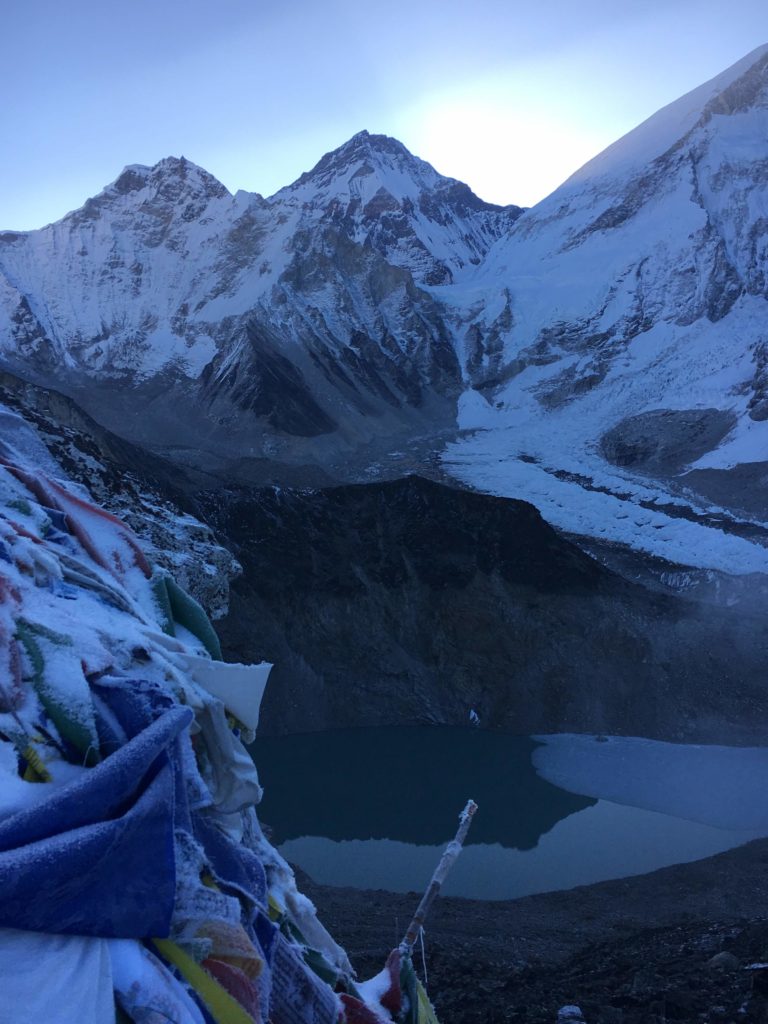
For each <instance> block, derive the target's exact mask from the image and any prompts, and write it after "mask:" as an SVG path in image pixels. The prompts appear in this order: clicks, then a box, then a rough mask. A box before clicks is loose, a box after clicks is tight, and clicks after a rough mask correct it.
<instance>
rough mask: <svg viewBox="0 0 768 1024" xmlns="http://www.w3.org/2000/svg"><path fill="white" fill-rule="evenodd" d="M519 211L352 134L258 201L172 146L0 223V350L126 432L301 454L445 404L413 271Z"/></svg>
mask: <svg viewBox="0 0 768 1024" xmlns="http://www.w3.org/2000/svg"><path fill="white" fill-rule="evenodd" d="M520 212H521V211H520V210H519V209H518V208H516V207H510V208H506V209H502V208H499V207H493V206H490V205H488V204H485V203H483V202H481V201H480V200H479V199H477V197H476V196H474V195H473V193H472V192H471V191H470V190H469V189H468V188H467V187H466V186H465V185H462V184H460V183H459V182H456V181H453V180H451V179H448V178H444V177H442V176H441V175H439V174H437V173H436V172H435V171H434V170H433V169H432V168H431V167H430V166H429V165H428V164H426V163H424V162H423V161H421V160H418V159H416V158H415V157H413V156H411V155H410V153H408V151H407V150H406V149H405V148H404V147H403V146H402V145H400V143H398V142H395V141H394V140H393V139H388V138H386V137H384V136H372V135H369V134H368V133H367V132H362V133H360V134H359V135H356V136H355V137H354V138H353V139H352V140H351V141H350V142H348V143H347V144H346V145H344V146H342V147H341V148H340V149H338V150H336V151H335V152H333V153H330V154H328V155H327V156H326V157H324V158H323V159H322V160H321V161H320V163H319V164H318V165H317V167H315V169H314V170H313V171H311V172H310V173H308V174H305V175H303V176H302V177H301V178H300V179H299V180H298V181H297V182H295V183H294V184H293V185H291V186H289V187H288V188H285V189H283V190H282V191H280V192H278V193H277V195H275V196H273V197H272V198H271V199H263V198H262V197H261V196H259V195H250V194H247V193H244V192H239V193H238V194H237V195H235V196H231V195H230V194H229V193H228V192H227V191H226V189H225V188H224V187H223V186H222V185H221V184H219V182H217V181H216V180H215V179H214V178H212V177H211V175H209V174H208V173H207V172H205V171H203V170H202V169H201V168H199V167H196V166H195V165H193V164H191V163H189V162H188V161H187V160H185V159H167V160H163V161H161V162H160V163H159V164H157V165H156V166H155V167H152V168H147V167H139V166H134V167H128V168H126V170H125V171H124V172H123V173H122V174H121V175H120V176H119V178H118V179H117V180H116V181H115V182H114V183H113V184H112V185H110V186H109V187H108V188H106V189H105V190H104V191H103V192H102V193H101V194H100V195H99V196H97V197H96V198H95V199H92V200H89V201H88V202H87V203H86V204H85V206H84V207H83V208H82V209H81V210H78V211H76V212H74V213H72V214H69V215H68V216H67V217H65V218H64V219H63V220H62V221H60V222H58V223H56V224H53V225H51V226H49V227H47V228H44V229H42V230H41V231H34V232H30V233H28V234H4V235H2V236H0V348H1V349H2V351H3V354H4V356H5V358H6V360H7V361H8V363H9V364H10V365H11V366H12V368H16V369H20V370H22V371H23V372H26V373H28V374H29V373H32V374H34V375H35V376H36V377H37V378H38V379H39V380H41V381H43V382H46V383H58V384H59V386H63V387H65V388H66V389H67V390H69V391H70V392H72V393H76V394H77V395H78V397H79V398H80V400H81V401H82V402H83V404H85V405H86V407H89V408H90V409H91V410H93V411H95V412H97V413H98V414H99V415H100V417H101V418H102V419H105V420H107V421H108V424H109V425H110V426H112V427H115V428H117V429H119V430H121V431H122V432H123V433H125V434H127V435H128V436H130V437H132V438H133V439H137V440H139V441H143V442H145V443H150V444H154V445H162V444H165V445H173V446H175V448H176V449H177V451H178V449H179V448H181V447H185V448H188V449H200V448H209V449H211V450H213V451H214V452H218V453H219V455H220V456H225V457H234V456H238V455H264V454H268V455H273V454H275V451H276V450H277V451H278V452H280V453H282V454H283V456H284V457H285V458H286V459H288V460H290V459H291V457H292V454H291V453H292V452H293V450H294V449H297V450H298V452H299V455H298V456H297V457H298V458H299V459H301V458H305V459H307V461H313V459H312V457H311V456H306V455H304V454H303V451H304V449H305V448H306V447H307V445H306V444H304V445H302V443H301V439H302V438H320V437H323V436H325V437H329V436H333V437H334V440H335V441H336V442H338V441H339V440H340V442H341V444H342V446H343V445H344V444H345V443H346V445H347V447H349V445H350V444H351V443H354V444H358V443H359V442H360V441H361V440H366V439H369V438H372V437H375V436H376V435H377V434H379V433H385V434H387V433H389V434H391V433H392V432H393V431H395V432H397V431H400V432H402V431H403V430H405V431H406V432H411V431H413V430H414V428H415V425H416V424H418V423H419V422H421V423H422V426H421V429H422V430H423V429H424V428H425V425H429V424H430V423H432V422H434V421H435V420H436V419H438V420H442V421H443V422H450V418H451V410H452V408H453V402H454V401H455V398H456V396H457V395H458V393H459V390H460V387H461V373H460V368H459V365H458V362H457V359H456V355H455V352H454V348H453V344H452V338H451V335H450V332H449V330H448V329H447V328H446V326H445V324H444V321H443V318H442V315H441V312H440V309H439V306H438V303H437V302H436V300H435V299H434V298H433V296H432V295H431V293H430V292H429V290H428V287H429V286H430V285H436V284H440V283H445V282H450V281H451V280H452V279H453V277H454V275H455V274H456V273H458V272H460V271H461V270H462V269H463V268H464V267H467V266H472V265H475V264H478V263H479V262H480V261H481V260H482V259H483V257H484V256H485V255H486V253H487V251H488V249H489V248H490V246H491V244H492V243H493V242H494V241H495V240H496V239H497V238H498V237H499V236H500V235H501V234H502V233H504V232H505V231H506V230H507V228H508V227H509V226H510V225H511V224H512V223H513V221H514V220H515V218H516V217H517V216H518V215H519V213H520ZM315 447H317V445H316V446H315ZM322 447H323V446H322V445H320V448H321V449H322ZM326 447H327V446H326ZM195 461H196V462H197V461H198V457H197V456H195Z"/></svg>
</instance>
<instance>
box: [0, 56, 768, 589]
mask: <svg viewBox="0 0 768 1024" xmlns="http://www.w3.org/2000/svg"><path fill="white" fill-rule="evenodd" d="M767 76H768V48H767V47H761V48H759V49H757V50H755V51H754V52H753V53H751V54H749V55H748V56H747V57H745V58H744V59H743V60H742V61H740V62H738V63H737V64H736V65H734V66H733V67H732V68H730V69H729V70H728V71H726V72H724V73H723V74H722V75H720V76H718V77H717V78H715V79H713V80H712V82H709V83H706V84H705V85H704V86H701V87H700V88H699V89H696V90H694V91H693V92H692V93H690V94H689V95H688V96H686V97H683V98H682V99H681V100H678V101H676V102H675V103H673V104H671V105H670V106H669V107H667V108H665V109H664V110H663V111H660V112H659V113H658V114H657V115H655V116H654V117H653V118H651V119H649V121H648V122H646V123H645V124H644V125H641V126H640V127H639V128H638V129H636V130H635V131H634V132H631V133H630V134H629V135H628V136H626V137H625V138H624V139H622V140H619V142H618V143H616V144H615V145H614V146H612V147H609V149H608V150H607V151H606V152H605V153H604V154H602V155H600V156H598V157H597V158H595V160H593V161H591V162H590V163H589V164H587V165H586V166H585V167H584V168H583V169H582V170H581V171H579V172H577V174H575V175H574V176H572V178H571V179H569V181H568V182H566V183H565V184H564V185H563V186H562V187H561V188H560V189H558V190H557V191H556V192H555V193H553V195H552V196H550V197H548V198H547V199H545V200H544V201H543V202H542V203H539V204H538V205H537V206H536V207H534V208H533V209H531V210H528V211H525V212H523V211H521V210H520V209H519V208H517V207H506V208H499V207H494V206H492V205H490V204H486V203H483V202H482V201H481V200H479V199H478V198H477V197H476V196H474V195H473V194H472V193H471V191H470V190H469V189H468V188H467V187H466V186H464V185H462V184H461V183H459V182H456V181H454V180H452V179H448V178H444V177H442V176H441V175H439V174H438V173H437V172H436V171H435V170H434V169H433V168H431V167H430V166H429V165H428V164H426V163H424V162H423V161H421V160H419V159H418V158H416V157H414V156H412V155H411V154H410V153H408V151H407V150H406V149H405V148H404V147H403V146H402V145H401V144H400V143H398V142H397V141H396V140H393V139H389V138H386V137H385V136H378V135H370V134H368V133H367V132H361V133H359V134H358V135H356V136H355V137H354V138H353V139H351V140H350V141H349V142H348V143H346V144H345V145H343V146H341V147H340V148H339V149H337V150H335V151H333V152H332V153H329V154H327V155H326V156H325V157H323V158H322V159H321V160H320V162H319V163H318V164H317V165H316V167H315V168H314V169H313V170H311V171H309V172H308V173H307V174H304V175H302V176H301V177H300V178H299V179H298V180H297V181H296V182H294V183H293V184H292V185H289V186H288V187H286V188H284V189H282V190H280V191H279V192H278V193H276V194H275V195H274V196H272V197H269V198H264V197H262V196H259V195H249V194H247V193H244V192H238V193H237V194H236V195H234V196H231V195H230V194H229V193H228V192H227V191H226V189H224V188H223V186H221V185H220V184H219V183H218V182H217V181H216V180H215V179H214V178H213V177H212V176H211V175H209V174H207V172H205V171H203V170H202V169H200V168H198V167H196V166H195V165H194V164H191V163H190V162H189V161H187V160H185V159H183V158H181V159H177V158H169V159H167V160H164V161H161V162H160V163H159V164H158V165H156V166H155V167H153V168H146V167H141V166H131V167H128V168H126V170H125V171H124V172H123V173H122V174H121V175H120V176H119V177H118V178H117V180H116V181H115V182H114V183H113V184H112V185H111V186H109V187H108V188H107V189H105V190H104V192H102V193H101V194H100V195H99V196H97V197H95V198H94V199H93V200H89V201H88V202H87V203H86V204H85V206H84V207H83V208H82V209H81V210H79V211H75V212H74V213H72V214H69V215H68V216H67V217H65V218H64V219H63V220H62V221H60V222H58V223H57V224H54V225H50V226H49V227H47V228H44V229H42V230H40V231H36V232H29V233H5V234H2V235H0V353H1V354H2V360H3V362H4V363H5V365H6V366H7V367H8V368H9V369H11V370H12V371H13V372H16V373H18V374H21V375H23V376H25V377H27V378H28V379H33V380H35V381H37V382H38V383H43V384H47V385H52V386H55V387H57V388H59V389H61V390H64V391H65V392H66V393H68V394H69V395H71V396H72V397H74V398H75V399H77V401H78V402H79V403H80V404H81V405H83V407H84V408H86V409H87V410H88V411H89V412H90V413H91V414H92V415H94V416H95V417H96V418H97V419H98V420H100V421H101V422H103V423H105V424H106V425H107V426H108V427H110V428H111V429H113V430H114V431H115V432H116V433H118V434H120V435H122V436H124V437H126V438H128V439H131V440H133V441H135V442H138V443H140V444H142V445H144V446H145V447H150V448H153V449H154V450H156V451H158V452H161V453H162V454H164V455H166V456H168V457H170V458H172V459H173V460H174V461H176V462H177V463H179V464H182V465H187V466H194V467H195V469H196V470H200V469H202V470H203V471H207V472H210V473H212V474H213V475H214V476H215V477H217V478H218V479H220V480H221V479H223V480H230V481H231V480H237V481H241V482H246V483H247V482H255V483H264V482H277V483H294V484H307V483H310V484H318V483H323V482H325V483H332V482H339V481H355V480H365V479H372V478H373V479H375V478H386V477H387V476H396V475H400V474H401V473H402V472H403V471H404V470H407V469H411V470H417V471H424V468H425V466H430V467H432V469H434V460H435V459H436V458H440V459H441V472H443V473H445V474H448V475H450V476H454V477H456V478H458V479H459V480H461V481H463V482H464V483H466V484H469V485H471V486H473V487H475V488H478V489H480V490H484V491H487V492H490V493H496V494H503V495H507V496H510V497H523V498H527V499H528V500H531V501H532V502H533V503H534V504H535V505H537V506H538V507H539V508H540V509H541V510H542V512H543V514H544V515H545V518H547V519H549V520H550V521H551V522H553V523H554V524H555V525H557V526H559V527H560V528H562V529H564V530H566V531H568V532H569V533H572V534H574V535H582V536H587V537H591V538H595V539H597V540H598V541H600V542H609V543H611V544H624V545H629V546H630V547H631V548H633V549H635V550H640V551H643V552H645V553H646V554H647V555H651V556H654V557H660V558H663V559H666V560H668V561H669V562H670V563H682V564H688V565H695V566H698V567H700V568H703V569H715V570H718V571H726V572H728V571H731V572H736V573H741V574H743V573H749V572H755V571H758V572H765V571H766V570H768V556H767V555H766V552H765V550H764V546H763V544H762V541H760V540H759V536H760V535H761V531H762V530H763V529H764V527H765V525H766V524H765V521H766V520H768V514H766V512H765V507H766V496H768V491H766V489H765V488H766V484H765V480H766V479H768V474H767V473H766V466H768V459H767V458H766V452H768V419H766V414H765V409H764V406H765V404H766V402H767V401H768V398H766V395H765V387H766V381H768V375H766V372H765V369H766V367H765V365H764V364H766V356H765V348H766V345H768V341H766V338H765V337H764V324H765V310H766V306H765V303H766V298H767V297H768V290H767V287H766V269H767V268H768V172H766V165H767V163H768V153H766V147H765V138H766V134H767V133H768V122H767V121H766V119H767V118H768V83H767ZM457 427H458V429H457ZM444 449H445V450H444ZM651 506H652V507H651ZM718 520H720V521H721V522H727V523H728V524H729V528H728V530H726V531H723V530H721V529H720V528H719V527H718V525H717V523H718ZM686 524H687V525H686ZM753 527H756V529H753ZM750 530H751V531H752V533H751V534H750V538H751V539H745V537H746V535H747V534H749V533H750ZM736 535H738V536H736ZM734 537H736V539H734ZM737 541H738V543H737Z"/></svg>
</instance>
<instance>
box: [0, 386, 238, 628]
mask: <svg viewBox="0 0 768 1024" xmlns="http://www.w3.org/2000/svg"><path fill="white" fill-rule="evenodd" d="M0 417H2V419H0V424H1V425H2V431H1V434H2V437H3V438H4V439H6V440H10V441H12V439H13V437H14V436H15V434H16V433H17V432H18V431H19V430H22V431H24V432H25V433H26V434H27V435H29V429H28V428H29V427H33V428H34V430H35V433H36V434H37V436H38V437H39V439H40V441H41V449H42V451H43V452H45V451H46V450H47V452H48V453H50V455H51V456H53V458H54V459H55V461H56V464H57V465H58V466H59V467H61V470H63V471H64V472H65V473H66V474H67V476H68V478H69V479H71V480H73V481H76V482H77V483H79V484H80V485H82V486H83V487H85V488H87V490H88V491H89V492H90V493H91V494H92V495H93V497H94V498H95V499H96V500H97V501H98V502H99V503H100V504H101V505H102V506H103V507H104V508H106V509H108V510H109V511H110V512H113V513H114V514H115V515H118V516H120V517H121V518H122V519H123V521H124V522H125V523H127V524H128V525H129V526H130V527H131V529H132V530H133V531H134V532H135V533H136V535H137V537H139V538H140V540H141V541H142V544H143V545H144V548H145V550H146V551H147V553H148V554H149V556H150V557H151V558H152V560H153V561H154V562H155V563H156V564H158V565H161V566H162V567H163V568H165V569H167V570H168V571H169V572H171V573H172V574H173V575H174V577H175V578H176V579H177V580H178V581H179V583H180V584H181V586H183V587H184V589H185V590H188V591H189V592H190V593H191V594H192V595H193V596H194V597H195V598H196V599H197V600H198V601H199V602H200V603H201V604H202V606H203V607H204V608H205V610H206V612H207V613H208V614H209V615H210V616H211V618H212V619H214V620H216V619H219V618H221V617H222V616H223V615H224V614H225V613H226V611H227V608H228V605H229V587H230V582H231V580H232V579H233V578H234V577H235V576H237V575H238V574H239V573H240V572H241V568H240V566H239V565H238V563H237V561H236V560H235V559H234V558H233V556H232V554H231V553H230V552H229V550H228V549H227V548H226V547H224V546H222V545H221V544H220V543H219V542H218V541H217V539H216V538H215V537H214V535H213V531H212V530H211V528H210V527H209V526H207V525H206V524H205V523H203V522H202V521H201V519H200V518H199V512H198V510H197V507H196V505H195V502H194V500H193V499H192V497H191V495H190V492H191V489H192V486H193V485H192V482H191V481H190V479H189V478H188V476H187V475H186V474H185V473H183V472H181V471H179V470H177V469H176V468H175V467H174V466H173V465H172V464H170V463H167V462H164V461H163V460H162V459H159V458H157V457H155V456H153V455H152V454H151V453H150V452H147V451H145V450H143V449H141V448H138V447H136V446H135V445H132V444H130V443H129V442H127V441H124V440H123V439H122V438H120V437H117V436H116V435H115V434H112V433H110V432H109V431H108V430H105V429H104V428H103V427H101V426H100V425H99V424H98V423H96V422H95V420H93V419H92V418H91V417H90V416H88V415H87V414H86V413H84V412H83V410H82V409H80V408H79V407H78V406H77V404H76V403H75V402H73V401H72V400H71V399H69V398H66V397H65V396H64V395H62V394H60V393H59V392H56V391H52V390H50V389H47V388H42V387H39V386H36V385H33V384H30V383H28V382H27V381H24V380H22V379H21V378H19V377H17V376H15V375H14V374H11V373H8V372H5V373H2V372H0ZM17 418H20V420H22V421H23V423H21V422H19V420H18V419H17ZM42 457H45V455H44V454H43V456H42ZM61 470H60V471H61ZM196 513H197V514H196Z"/></svg>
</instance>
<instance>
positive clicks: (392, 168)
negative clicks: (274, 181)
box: [273, 130, 520, 215]
mask: <svg viewBox="0 0 768 1024" xmlns="http://www.w3.org/2000/svg"><path fill="white" fill-rule="evenodd" d="M377 192H378V193H382V194H383V193H386V194H388V195H390V196H393V197H394V198H396V199H397V200H403V199H406V200H407V199H411V200H413V199H415V198H418V197H419V196H420V195H423V194H424V193H427V192H429V193H433V192H438V193H440V194H441V195H442V196H445V197H447V198H449V199H450V201H451V202H454V203H458V204H459V206H460V207H461V210H462V212H467V211H469V210H473V211H483V210H492V211H499V210H510V211H514V212H515V215H517V214H518V213H519V212H520V207H517V206H507V207H503V206H498V205H496V204H493V203H486V202H484V201H483V200H482V199H480V198H479V197H478V196H476V195H475V193H474V192H473V191H472V190H471V188H470V187H469V186H468V185H465V184H464V183H463V182H460V181H457V180H456V179H455V178H448V177H446V176H445V175H443V174H440V173H439V172H438V171H436V170H435V168H434V167H433V166H432V165H431V164H429V163H427V161H426V160H422V159H421V158H420V157H417V156H414V154H413V153H411V152H410V150H409V149H408V148H407V147H406V146H404V145H403V143H402V142H399V141H398V140H397V139H394V138H392V137H391V136H389V135H376V134H371V133H370V132H368V131H366V130H363V131H360V132H357V133H356V134H355V135H353V136H352V138H351V139H349V140H348V141H347V142H345V143H343V145H341V146H339V147H338V148H337V149H334V150H331V151H330V152H329V153H326V154H325V155H324V156H323V157H322V158H321V159H320V160H319V161H318V162H317V164H315V166H314V167H313V168H312V170H310V171H306V172H305V173H304V174H302V175H301V176H300V177H299V178H297V180H296V181H295V182H293V184H291V185H288V186H287V187H286V188H283V189H281V190H280V191H279V192H277V193H276V195H275V196H274V197H273V199H277V198H286V197H290V196H294V197H297V196H301V197H302V198H303V197H304V196H306V195H307V194H309V193H312V194H318V193H319V194H321V195H323V196H328V197H330V196H331V195H334V196H337V197H338V198H339V199H348V198H350V197H361V198H362V197H366V198H371V197H372V196H374V195H376V193H377Z"/></svg>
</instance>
